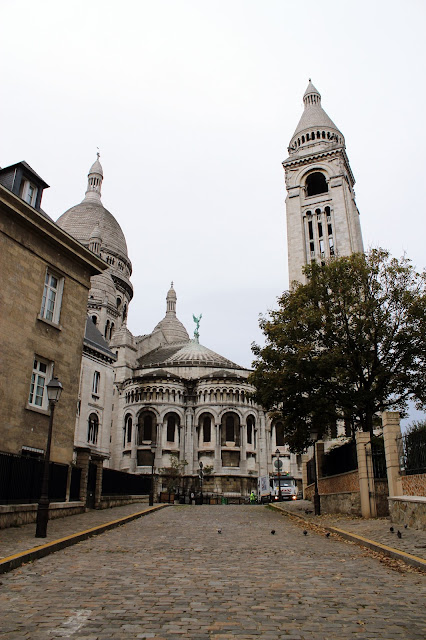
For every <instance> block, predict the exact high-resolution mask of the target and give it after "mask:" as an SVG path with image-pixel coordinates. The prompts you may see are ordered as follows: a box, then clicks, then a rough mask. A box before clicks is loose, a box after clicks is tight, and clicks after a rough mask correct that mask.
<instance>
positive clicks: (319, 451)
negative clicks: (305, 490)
mask: <svg viewBox="0 0 426 640" xmlns="http://www.w3.org/2000/svg"><path fill="white" fill-rule="evenodd" d="M315 446H316V461H317V480H319V479H320V478H322V460H323V458H324V442H323V441H322V440H318V442H316V443H315ZM318 490H319V489H318ZM320 493H321V492H320Z"/></svg>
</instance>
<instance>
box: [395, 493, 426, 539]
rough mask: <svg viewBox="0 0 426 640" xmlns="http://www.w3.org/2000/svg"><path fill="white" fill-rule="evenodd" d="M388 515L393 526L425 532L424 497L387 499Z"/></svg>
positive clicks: (425, 511) (425, 506)
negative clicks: (403, 526) (399, 525)
mask: <svg viewBox="0 0 426 640" xmlns="http://www.w3.org/2000/svg"><path fill="white" fill-rule="evenodd" d="M389 513H390V517H391V520H392V522H394V523H395V524H401V525H404V524H406V525H407V526H408V527H410V528H411V529H420V530H422V531H426V497H423V496H422V497H419V496H416V497H415V496H412V497H411V496H398V497H393V498H389Z"/></svg>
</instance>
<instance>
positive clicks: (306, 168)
mask: <svg viewBox="0 0 426 640" xmlns="http://www.w3.org/2000/svg"><path fill="white" fill-rule="evenodd" d="M303 99H304V104H305V108H304V112H303V114H302V117H301V119H300V121H299V124H298V126H297V127H296V131H295V132H294V134H293V136H292V138H291V141H290V145H289V148H288V152H289V157H288V158H287V160H285V161H284V162H283V167H284V170H285V182H286V187H287V200H286V209H287V230H288V259H289V277H290V283H291V282H292V281H294V280H298V281H302V280H303V273H302V268H303V265H305V264H306V263H307V262H310V261H311V260H318V261H323V260H325V259H326V258H329V257H330V256H333V255H348V254H350V253H352V252H356V251H363V244H362V236H361V228H360V223H359V213H358V210H357V207H356V204H355V195H354V191H353V185H354V182H355V180H354V177H353V174H352V171H351V169H350V166H349V161H348V158H347V155H346V151H345V140H344V137H343V135H342V133H341V132H340V131H339V130H338V129H337V127H336V126H335V125H334V123H333V122H332V120H331V119H330V118H329V117H328V115H327V114H326V113H325V111H324V110H323V109H322V107H321V96H320V94H319V93H318V91H317V90H316V89H315V87H314V86H313V85H312V84H311V82H309V85H308V88H307V90H306V92H305V95H304V98H303ZM102 181H103V169H102V166H101V164H100V162H99V157H98V158H97V160H96V161H95V163H94V164H93V166H92V167H91V169H90V171H89V174H88V186H87V191H86V194H85V198H84V199H83V201H82V202H81V203H80V204H78V205H76V206H75V207H72V208H71V209H69V210H68V211H66V212H65V213H64V214H63V215H62V216H61V217H60V218H59V219H58V221H57V223H58V224H59V226H60V227H62V228H63V229H64V230H65V231H67V232H68V233H70V234H71V235H73V236H74V237H75V238H77V239H78V240H79V241H80V242H82V243H83V244H84V245H85V246H87V247H89V248H90V249H91V250H92V251H93V252H94V253H96V254H97V255H99V256H100V257H101V258H103V259H104V260H105V261H106V262H107V263H108V264H109V268H108V269H107V270H106V271H105V272H104V273H103V274H102V275H99V276H95V277H93V278H92V286H91V290H90V294H89V299H88V321H87V326H86V335H85V340H84V350H83V359H82V367H81V375H80V394H79V404H78V408H77V416H76V431H75V449H76V452H77V456H78V455H80V454H81V453H82V452H84V454H85V455H86V456H89V458H91V459H93V460H98V461H99V460H103V464H104V465H106V466H110V467H111V468H115V469H119V470H123V471H128V472H131V473H136V474H151V468H152V464H154V469H155V475H156V488H157V490H161V489H162V483H163V481H164V476H163V475H162V474H161V473H160V470H161V469H164V468H167V467H170V464H171V456H172V455H176V456H178V458H179V459H180V460H181V461H185V462H186V464H185V467H184V469H185V471H184V474H185V478H184V481H183V482H184V485H185V487H186V489H187V490H197V488H199V484H198V483H199V480H198V471H199V469H200V463H202V466H203V469H204V472H205V478H204V491H206V492H211V493H219V494H224V495H229V496H246V495H247V494H248V493H249V492H250V490H251V489H252V488H255V487H256V483H257V477H258V476H261V475H266V474H267V473H272V472H273V470H274V464H275V463H276V460H277V458H276V451H277V449H278V451H279V452H280V459H281V461H282V462H283V466H282V468H281V470H282V471H283V472H288V473H290V474H291V475H293V476H295V477H296V478H301V459H300V456H295V455H293V454H291V455H290V453H289V452H288V450H287V447H286V446H285V444H284V436H283V430H282V424H281V423H279V422H278V423H276V424H275V423H273V422H272V421H271V419H270V417H269V416H268V415H267V414H266V413H265V411H263V409H262V407H260V406H257V405H255V404H254V403H253V401H252V399H251V393H252V391H253V388H252V387H251V386H250V385H249V384H248V382H247V377H248V375H249V373H250V371H249V370H247V369H244V368H242V367H240V366H239V365H238V364H235V363H234V362H231V361H230V360H228V359H227V358H226V357H224V356H222V355H219V354H217V353H215V352H214V351H211V350H210V349H208V348H207V347H205V346H203V345H202V344H200V342H199V336H198V331H197V330H196V331H195V332H194V336H193V337H191V336H190V335H189V334H188V332H187V329H186V328H185V327H184V326H183V324H182V323H181V322H180V321H179V319H178V317H177V295H176V291H175V289H174V287H173V283H172V285H171V287H170V289H169V291H168V293H167V296H166V308H165V315H164V318H162V319H160V320H159V322H158V324H157V325H156V327H154V329H153V330H152V331H151V332H150V333H146V334H144V335H140V336H133V335H132V334H131V332H130V331H129V329H128V328H127V325H126V318H127V313H128V309H129V305H130V302H131V300H132V296H133V287H132V284H131V282H130V277H131V275H132V265H131V262H130V259H129V256H128V255H127V245H126V240H125V237H124V235H123V232H122V230H121V228H120V225H119V223H118V222H117V220H116V219H115V217H114V216H113V215H112V214H111V213H110V212H109V211H108V210H107V209H105V207H104V206H103V204H102V201H101V188H102ZM165 285H166V286H165V289H166V287H167V284H166V283H165ZM164 293H165V291H163V292H159V294H158V295H164ZM277 293H279V292H277ZM196 320H197V319H196ZM141 329H148V331H149V330H150V328H145V327H144V328H142V327H141Z"/></svg>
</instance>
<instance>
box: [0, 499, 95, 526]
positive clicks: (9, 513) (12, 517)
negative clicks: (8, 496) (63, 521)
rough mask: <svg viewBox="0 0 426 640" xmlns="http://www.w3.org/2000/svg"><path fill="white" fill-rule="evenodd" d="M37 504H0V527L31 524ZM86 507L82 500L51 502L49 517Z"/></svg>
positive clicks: (35, 514) (81, 510)
mask: <svg viewBox="0 0 426 640" xmlns="http://www.w3.org/2000/svg"><path fill="white" fill-rule="evenodd" d="M37 506H38V505H37V504H10V505H0V529H8V528H9V527H19V526H21V525H23V524H31V523H32V522H35V521H36V518H37ZM85 511H86V508H85V506H84V504H83V503H82V502H51V503H50V508H49V519H50V520H54V519H55V518H64V517H65V516H74V515H76V514H78V513H84V512H85Z"/></svg>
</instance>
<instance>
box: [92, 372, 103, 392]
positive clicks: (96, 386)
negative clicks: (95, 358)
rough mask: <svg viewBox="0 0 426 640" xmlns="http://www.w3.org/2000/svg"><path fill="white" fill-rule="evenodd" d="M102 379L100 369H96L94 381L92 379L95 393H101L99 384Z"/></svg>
mask: <svg viewBox="0 0 426 640" xmlns="http://www.w3.org/2000/svg"><path fill="white" fill-rule="evenodd" d="M100 381H101V374H100V373H99V371H95V373H94V374H93V381H92V393H93V394H94V395H96V396H97V395H99V384H100Z"/></svg>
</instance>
